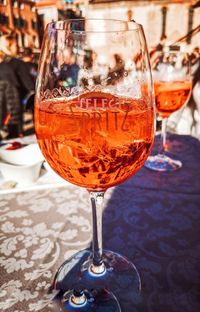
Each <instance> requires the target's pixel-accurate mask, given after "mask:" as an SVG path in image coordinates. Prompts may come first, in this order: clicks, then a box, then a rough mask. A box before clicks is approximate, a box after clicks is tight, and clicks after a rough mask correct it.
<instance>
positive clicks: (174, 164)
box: [145, 154, 182, 172]
mask: <svg viewBox="0 0 200 312" xmlns="http://www.w3.org/2000/svg"><path fill="white" fill-rule="evenodd" d="M145 167H146V168H148V169H151V170H155V171H163V172H171V171H175V170H178V169H180V168H181V167H182V163H181V161H179V160H174V159H172V158H170V157H168V156H166V155H162V154H158V155H155V156H149V157H148V159H147V161H146V162H145Z"/></svg>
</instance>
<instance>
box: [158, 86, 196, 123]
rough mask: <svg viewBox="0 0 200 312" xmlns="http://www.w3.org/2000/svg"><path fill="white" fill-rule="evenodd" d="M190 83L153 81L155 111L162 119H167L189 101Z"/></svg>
mask: <svg viewBox="0 0 200 312" xmlns="http://www.w3.org/2000/svg"><path fill="white" fill-rule="evenodd" d="M191 87H192V85H191V82H190V81H167V82H165V81H155V82H154V88H155V101H156V111H157V113H158V114H159V115H160V116H161V117H163V118H167V117H169V116H170V115H171V114H172V113H173V112H175V111H177V110H178V109H180V108H181V107H182V106H183V105H184V104H185V103H186V102H187V100H188V99H189V96H190V92H191Z"/></svg>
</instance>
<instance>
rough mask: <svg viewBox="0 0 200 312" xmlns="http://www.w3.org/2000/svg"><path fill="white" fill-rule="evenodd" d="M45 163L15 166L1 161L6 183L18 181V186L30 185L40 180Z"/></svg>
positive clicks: (38, 162)
mask: <svg viewBox="0 0 200 312" xmlns="http://www.w3.org/2000/svg"><path fill="white" fill-rule="evenodd" d="M42 162H43V161H37V162H35V163H34V164H30V165H13V164H9V163H6V162H3V161H0V171H1V173H2V175H3V177H4V179H5V180H6V181H16V182H17V186H27V185H30V184H32V183H34V182H36V180H37V179H38V177H39V175H40V169H41V165H42Z"/></svg>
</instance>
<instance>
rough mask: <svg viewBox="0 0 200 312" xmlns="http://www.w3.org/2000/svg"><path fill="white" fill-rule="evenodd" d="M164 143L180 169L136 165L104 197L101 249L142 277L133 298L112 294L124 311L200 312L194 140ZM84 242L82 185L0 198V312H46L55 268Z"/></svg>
mask: <svg viewBox="0 0 200 312" xmlns="http://www.w3.org/2000/svg"><path fill="white" fill-rule="evenodd" d="M168 142H169V145H168V147H169V149H170V152H171V153H172V154H173V155H174V157H177V158H179V159H180V160H181V161H182V162H183V168H182V169H181V170H180V171H177V172H174V173H170V174H169V173H155V172H152V171H150V170H148V169H146V168H142V170H141V171H140V172H139V173H138V174H137V175H136V176H135V177H133V178H131V179H130V180H128V181H127V182H125V183H123V184H121V185H120V186H117V187H115V188H113V189H111V190H108V191H107V193H106V196H105V209H104V214H103V239H104V247H105V248H106V249H112V250H113V251H116V252H120V253H122V254H124V255H125V256H127V257H128V258H129V259H130V260H131V261H133V262H134V263H135V265H136V267H137V268H138V270H139V273H140V276H141V279H142V292H141V295H140V296H139V297H136V296H134V295H133V294H132V293H131V289H130V291H127V289H126V290H124V291H122V293H121V294H120V295H119V296H118V299H119V301H120V305H121V308H122V312H135V311H136V312H169V311H170V312H182V311H184V312H199V311H200V243H199V237H200V143H199V141H197V140H196V139H194V138H192V137H189V136H176V135H173V136H172V135H171V136H170V137H169V141H168ZM155 149H156V144H155ZM153 152H155V151H153ZM90 243H91V210H90V203H89V198H88V193H87V191H85V190H84V189H82V188H78V187H76V186H73V185H70V184H68V185H67V186H66V187H59V188H56V189H55V188H54V189H50V190H39V191H38V190H37V191H31V192H21V193H12V194H7V195H6V194H5V195H1V197H0V311H2V312H4V311H5V312H8V311H9V312H29V311H44V312H50V311H52V308H51V304H49V301H50V299H51V295H48V294H47V291H48V288H49V286H50V284H51V281H52V279H53V276H54V274H55V272H56V270H57V268H58V267H59V265H61V264H62V262H63V261H64V259H67V258H68V257H70V256H71V255H72V254H73V253H75V252H76V251H78V250H81V249H84V248H85V247H88V246H89V245H90Z"/></svg>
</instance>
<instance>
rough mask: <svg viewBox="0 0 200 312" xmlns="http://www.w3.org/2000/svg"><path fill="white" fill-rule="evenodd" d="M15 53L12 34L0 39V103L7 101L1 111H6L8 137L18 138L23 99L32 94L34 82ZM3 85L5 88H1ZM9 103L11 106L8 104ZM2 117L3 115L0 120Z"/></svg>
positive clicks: (20, 127) (15, 42) (15, 43)
mask: <svg viewBox="0 0 200 312" xmlns="http://www.w3.org/2000/svg"><path fill="white" fill-rule="evenodd" d="M17 52H18V48H17V41H16V37H15V35H14V34H10V35H6V36H2V37H1V38H0V81H1V92H0V96H1V100H0V103H1V105H2V102H3V99H7V100H6V102H5V105H4V106H2V107H1V111H4V112H5V111H6V116H7V118H6V126H7V129H8V132H9V135H8V137H18V136H19V135H22V134H23V110H24V107H23V99H24V98H25V97H26V96H27V94H29V93H30V92H31V93H32V92H34V82H33V80H32V79H31V77H30V74H29V72H28V70H27V66H26V64H25V63H24V62H23V61H22V60H19V59H17V58H16V55H17ZM4 85H5V86H7V87H5V88H3V87H2V86H4ZM8 90H9V91H8ZM8 93H9V94H10V97H13V100H12V101H11V100H10V101H9V100H8ZM11 102H12V105H10V104H9V103H11ZM5 107H6V108H5ZM4 115H5V113H3V115H2V118H3V116H4ZM2 118H1V119H2Z"/></svg>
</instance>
